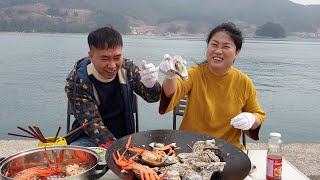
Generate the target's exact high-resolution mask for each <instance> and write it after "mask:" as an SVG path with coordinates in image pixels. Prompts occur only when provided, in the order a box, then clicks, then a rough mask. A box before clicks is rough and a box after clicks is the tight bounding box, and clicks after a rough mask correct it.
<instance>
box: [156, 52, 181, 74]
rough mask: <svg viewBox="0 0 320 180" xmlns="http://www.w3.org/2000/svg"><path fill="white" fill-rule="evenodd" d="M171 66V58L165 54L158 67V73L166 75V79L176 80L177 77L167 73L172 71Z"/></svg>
mask: <svg viewBox="0 0 320 180" xmlns="http://www.w3.org/2000/svg"><path fill="white" fill-rule="evenodd" d="M171 64H173V58H172V57H171V56H170V55H169V54H165V55H164V56H163V60H162V62H161V63H160V65H159V71H160V72H161V73H162V74H164V75H166V78H168V79H176V78H177V76H178V75H176V74H175V73H173V72H171V71H169V70H170V69H172V67H171Z"/></svg>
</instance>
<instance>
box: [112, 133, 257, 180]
mask: <svg viewBox="0 0 320 180" xmlns="http://www.w3.org/2000/svg"><path fill="white" fill-rule="evenodd" d="M128 137H129V136H124V137H122V138H120V139H118V140H117V141H115V142H114V143H113V144H112V145H111V146H110V147H109V149H108V151H107V154H106V162H107V164H108V166H109V168H110V169H111V170H112V171H113V172H114V173H115V174H116V175H117V176H119V177H120V178H122V179H124V180H137V179H138V178H137V177H136V176H135V175H134V173H133V172H132V171H129V172H128V173H121V172H120V171H121V169H120V168H119V167H118V166H117V165H116V164H115V162H114V160H113V158H112V153H113V152H114V150H117V149H119V148H121V150H120V151H121V152H123V150H124V149H125V145H126V144H127V141H128ZM209 139H215V141H216V145H217V146H218V147H219V148H220V149H221V150H222V151H223V153H222V154H221V155H219V157H220V159H221V161H223V162H226V166H225V168H224V170H223V172H222V173H220V174H219V173H218V174H217V173H215V174H214V175H213V176H212V178H211V179H221V180H222V179H223V180H238V179H239V180H240V179H244V178H245V177H246V176H247V175H248V174H249V172H250V169H251V162H250V159H249V158H248V156H247V155H246V154H245V153H244V152H243V151H242V150H241V149H239V148H237V147H235V146H233V145H232V144H230V143H228V142H226V141H224V140H221V139H218V138H214V137H212V136H208V135H204V134H199V133H194V132H187V131H180V130H152V131H144V132H139V133H136V134H133V139H132V145H133V146H135V147H141V148H149V149H151V148H150V147H149V144H150V143H152V142H158V143H164V144H170V143H176V144H177V146H178V147H180V148H181V149H180V150H177V151H176V153H177V154H178V153H181V152H191V149H190V148H189V147H188V146H187V144H189V145H191V146H193V144H194V143H195V142H196V141H199V140H209Z"/></svg>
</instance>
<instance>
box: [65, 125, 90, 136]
mask: <svg viewBox="0 0 320 180" xmlns="http://www.w3.org/2000/svg"><path fill="white" fill-rule="evenodd" d="M88 125H89V123H84V124H83V125H82V126H80V127H78V128H77V129H75V130H73V131H71V132H69V133H68V134H66V135H65V136H63V138H66V137H68V136H70V135H72V134H73V133H75V132H77V131H79V130H80V129H82V128H84V127H86V126H88Z"/></svg>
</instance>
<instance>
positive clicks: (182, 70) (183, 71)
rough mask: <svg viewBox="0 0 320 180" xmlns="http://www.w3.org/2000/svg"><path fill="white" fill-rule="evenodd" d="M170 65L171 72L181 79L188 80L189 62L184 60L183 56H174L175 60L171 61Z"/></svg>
mask: <svg viewBox="0 0 320 180" xmlns="http://www.w3.org/2000/svg"><path fill="white" fill-rule="evenodd" d="M165 56H166V55H165ZM168 56H169V55H168ZM169 63H170V68H171V69H170V71H171V72H173V73H175V74H176V75H178V76H180V78H181V79H182V80H184V81H186V80H188V69H187V66H186V65H187V62H186V61H185V60H183V59H182V57H181V56H178V55H175V56H173V58H172V59H171V60H170V61H169Z"/></svg>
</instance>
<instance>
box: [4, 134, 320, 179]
mask: <svg viewBox="0 0 320 180" xmlns="http://www.w3.org/2000/svg"><path fill="white" fill-rule="evenodd" d="M37 144H38V141H28V140H0V157H8V156H10V155H13V154H16V153H18V152H20V151H24V150H27V149H33V148H36V147H37ZM248 149H267V145H266V144H252V143H249V144H248ZM282 149H283V155H284V157H285V158H286V159H287V160H288V161H289V162H290V163H291V164H293V165H294V166H295V167H297V169H299V170H300V171H301V172H303V173H304V174H305V175H306V176H308V177H309V178H310V179H312V180H320V171H319V170H320V163H319V162H320V144H284V145H283V147H282Z"/></svg>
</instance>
